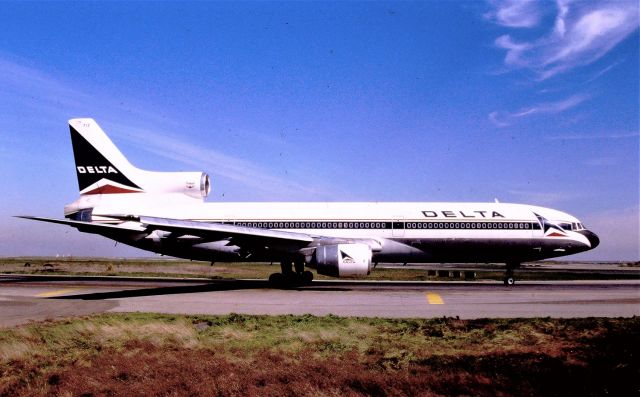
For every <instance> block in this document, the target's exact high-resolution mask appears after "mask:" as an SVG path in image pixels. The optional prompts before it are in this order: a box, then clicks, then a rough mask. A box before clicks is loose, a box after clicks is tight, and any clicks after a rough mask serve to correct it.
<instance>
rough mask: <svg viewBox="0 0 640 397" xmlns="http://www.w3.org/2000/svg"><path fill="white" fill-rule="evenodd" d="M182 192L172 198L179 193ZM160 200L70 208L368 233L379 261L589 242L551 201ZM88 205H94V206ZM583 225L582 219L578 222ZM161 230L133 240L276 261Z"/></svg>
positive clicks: (524, 254)
mask: <svg viewBox="0 0 640 397" xmlns="http://www.w3.org/2000/svg"><path fill="white" fill-rule="evenodd" d="M175 198H176V197H174V199H175ZM174 199H172V198H169V197H166V196H162V197H157V200H154V199H152V198H150V197H148V196H147V195H145V194H140V195H138V194H126V195H109V197H104V196H103V197H102V198H101V199H97V198H94V200H97V201H96V202H94V203H90V204H89V203H87V202H86V200H85V201H83V199H82V198H81V199H80V200H79V201H78V202H76V203H74V204H75V205H71V206H68V207H67V209H66V210H67V212H69V213H72V212H76V211H77V210H78V208H79V207H84V208H87V207H92V208H93V210H92V220H93V221H94V222H105V223H109V222H119V220H115V218H113V217H112V216H113V215H116V216H122V215H129V214H135V215H136V216H152V217H165V218H171V219H181V220H192V221H200V222H207V223H222V224H231V225H236V226H245V227H253V228H260V229H271V230H282V231H290V232H298V233H304V234H308V235H311V236H321V238H323V239H325V240H326V239H331V238H335V239H337V241H343V242H345V241H346V242H351V241H356V240H367V241H369V242H370V245H372V246H373V248H374V251H373V260H374V261H387V262H450V261H455V262H494V261H495V262H505V261H517V262H521V261H528V260H537V259H542V258H549V257H556V256H562V255H568V254H572V253H576V252H580V251H583V250H586V249H590V248H591V244H590V241H589V239H588V237H587V236H586V235H585V233H584V230H583V228H582V225H581V224H580V222H579V221H578V219H576V218H575V217H573V216H571V215H569V214H566V213H564V212H560V211H556V210H552V209H549V208H543V207H537V206H530V205H523V204H506V203H442V202H441V203H429V202H409V203H407V202H404V203H378V202H348V203H340V202H335V203H332V202H328V203H314V202H306V203H296V202H290V203H288V202H265V203H253V202H243V203H206V202H200V201H197V200H191V199H188V198H187V199H180V200H177V201H176V200H174ZM88 204H89V205H88ZM538 216H540V217H543V218H545V219H546V220H548V221H550V223H551V224H555V225H557V224H570V225H574V227H573V228H572V229H568V228H566V227H565V229H562V230H561V231H559V232H557V233H555V234H552V233H546V234H545V230H544V229H545V227H544V226H543V225H542V224H541V221H540V219H539V218H538ZM578 225H580V226H578ZM161 237H162V236H150V237H149V238H146V239H144V240H143V241H135V242H127V241H123V242H125V243H128V244H132V245H135V246H139V247H141V248H144V249H150V250H153V251H156V252H160V253H165V254H168V255H174V256H181V257H190V258H193V257H197V258H198V259H206V260H235V259H237V260H256V261H259V260H271V259H273V258H271V257H269V255H267V254H264V253H263V254H261V255H255V256H253V257H252V258H244V257H242V256H239V255H238V252H237V251H238V250H237V249H235V247H234V246H233V245H229V244H228V242H226V241H214V242H212V241H207V242H202V243H196V244H194V241H193V240H188V238H183V239H184V244H175V243H172V244H171V245H166V244H165V245H164V246H163V244H162V238H161Z"/></svg>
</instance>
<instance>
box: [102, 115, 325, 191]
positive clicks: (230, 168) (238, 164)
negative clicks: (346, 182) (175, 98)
mask: <svg viewBox="0 0 640 397" xmlns="http://www.w3.org/2000/svg"><path fill="white" fill-rule="evenodd" d="M115 126H116V127H117V128H116V130H117V131H118V132H117V133H115V134H113V135H114V136H117V137H118V138H122V139H124V140H126V141H128V142H131V143H134V144H136V145H137V146H138V147H140V149H141V150H145V151H147V152H150V153H153V154H155V155H158V156H161V157H164V158H167V159H171V160H174V161H177V162H180V163H182V164H185V165H187V166H190V167H194V171H200V170H202V171H206V172H207V173H209V174H210V175H211V176H212V177H213V178H214V189H215V188H216V185H215V180H216V179H217V178H223V179H224V180H226V181H233V182H235V183H238V184H239V185H241V186H244V187H246V188H248V189H250V190H251V191H252V192H253V193H254V194H256V195H257V196H261V197H263V198H268V199H277V200H292V199H294V200H295V199H306V200H309V199H314V198H315V199H328V198H329V197H330V193H329V191H328V190H326V189H324V188H322V187H320V186H318V184H317V183H316V184H301V183H297V182H295V181H290V180H286V179H283V178H280V177H278V176H275V175H272V174H271V173H269V172H267V171H266V170H265V169H263V168H262V167H260V166H258V165H256V164H254V163H253V162H250V161H248V160H245V159H242V158H238V157H232V156H229V155H226V154H224V153H220V152H218V151H216V150H215V149H212V148H209V147H207V146H206V145H201V144H195V143H190V142H185V141H184V139H182V138H180V137H178V136H176V135H173V134H171V133H166V132H160V131H157V130H154V131H150V130H148V129H145V128H136V127H133V126H130V125H122V124H120V125H115Z"/></svg>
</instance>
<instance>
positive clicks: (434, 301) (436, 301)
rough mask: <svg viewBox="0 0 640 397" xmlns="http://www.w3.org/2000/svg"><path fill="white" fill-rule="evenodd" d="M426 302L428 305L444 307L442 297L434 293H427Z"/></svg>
mask: <svg viewBox="0 0 640 397" xmlns="http://www.w3.org/2000/svg"><path fill="white" fill-rule="evenodd" d="M427 302H429V304H430V305H444V301H443V300H442V297H441V296H440V295H439V294H436V293H435V292H427Z"/></svg>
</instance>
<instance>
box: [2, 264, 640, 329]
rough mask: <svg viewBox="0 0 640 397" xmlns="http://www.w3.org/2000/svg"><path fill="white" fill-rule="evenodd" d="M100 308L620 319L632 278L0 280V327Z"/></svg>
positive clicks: (635, 309) (632, 290)
mask: <svg viewBox="0 0 640 397" xmlns="http://www.w3.org/2000/svg"><path fill="white" fill-rule="evenodd" d="M101 312H158V313H176V314H178V313H179V314H228V313H245V314H265V315H275V314H306V313H309V314H313V315H327V314H334V315H338V316H362V317H394V318H402V317H404V318H406V317H423V318H424V317H444V316H447V317H460V318H466V319H470V318H483V317H488V318H499V317H502V318H505V317H565V318H566V317H630V316H636V315H640V281H637V280H632V281H569V282H567V281H563V282H541V281H539V282H521V283H519V284H517V285H516V286H515V287H505V286H503V285H502V284H501V283H497V282H495V283H494V282H379V281H341V280H337V281H317V282H314V283H313V284H312V285H310V286H305V287H298V288H292V289H274V288H271V287H270V286H269V284H268V283H267V282H266V281H264V280H214V281H212V280H202V279H154V278H111V277H77V276H47V277H42V276H40V277H39V276H10V275H2V276H0V325H2V326H11V325H16V324H22V323H25V322H29V321H34V320H35V321H37V320H45V319H54V318H62V317H68V316H74V315H85V314H90V313H101Z"/></svg>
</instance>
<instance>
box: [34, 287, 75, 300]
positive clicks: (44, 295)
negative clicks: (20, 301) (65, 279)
mask: <svg viewBox="0 0 640 397" xmlns="http://www.w3.org/2000/svg"><path fill="white" fill-rule="evenodd" d="M79 289H80V288H79V287H75V288H67V289H58V290H55V291H47V292H41V293H39V294H36V296H37V297H38V298H49V297H52V296H58V295H64V294H67V293H69V292H73V291H77V290H79Z"/></svg>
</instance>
